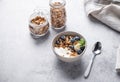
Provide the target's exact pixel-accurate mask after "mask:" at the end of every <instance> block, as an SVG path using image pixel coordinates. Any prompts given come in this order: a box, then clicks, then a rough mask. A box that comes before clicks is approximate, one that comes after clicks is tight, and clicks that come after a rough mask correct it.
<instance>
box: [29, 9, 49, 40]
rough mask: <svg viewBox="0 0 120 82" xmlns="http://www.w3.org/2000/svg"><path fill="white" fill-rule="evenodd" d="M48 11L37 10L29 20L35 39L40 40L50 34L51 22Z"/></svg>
mask: <svg viewBox="0 0 120 82" xmlns="http://www.w3.org/2000/svg"><path fill="white" fill-rule="evenodd" d="M46 15H47V14H46V10H41V9H35V10H34V13H33V14H32V15H31V16H30V18H29V30H30V32H31V34H32V36H33V37H34V38H39V37H41V36H44V35H46V34H47V33H48V30H49V22H48V20H47V16H46Z"/></svg>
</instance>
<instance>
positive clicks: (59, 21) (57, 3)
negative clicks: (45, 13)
mask: <svg viewBox="0 0 120 82" xmlns="http://www.w3.org/2000/svg"><path fill="white" fill-rule="evenodd" d="M49 4H50V15H51V16H50V17H51V26H52V27H53V28H54V29H63V28H64V27H65V26H66V9H65V5H66V2H65V0H50V3H49Z"/></svg>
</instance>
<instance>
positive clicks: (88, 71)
mask: <svg viewBox="0 0 120 82" xmlns="http://www.w3.org/2000/svg"><path fill="white" fill-rule="evenodd" d="M94 58H95V55H93V56H92V59H91V60H90V63H89V65H88V67H87V70H86V71H85V74H84V77H85V78H87V77H88V76H89V74H90V71H91V68H92V65H93V61H94Z"/></svg>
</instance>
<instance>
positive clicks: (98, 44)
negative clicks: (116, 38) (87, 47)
mask: <svg viewBox="0 0 120 82" xmlns="http://www.w3.org/2000/svg"><path fill="white" fill-rule="evenodd" d="M101 48H102V44H101V42H96V43H95V45H94V46H93V50H92V52H93V54H94V55H93V56H92V59H91V61H90V63H89V65H88V67H87V70H86V71H85V74H84V77H85V78H87V77H88V76H89V74H90V71H91V68H92V65H93V61H94V59H95V57H96V55H99V54H100V53H101Z"/></svg>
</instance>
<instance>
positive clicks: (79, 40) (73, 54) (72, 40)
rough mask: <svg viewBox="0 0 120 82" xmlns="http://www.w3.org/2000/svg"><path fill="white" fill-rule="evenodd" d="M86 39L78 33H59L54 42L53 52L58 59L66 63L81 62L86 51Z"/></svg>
mask: <svg viewBox="0 0 120 82" xmlns="http://www.w3.org/2000/svg"><path fill="white" fill-rule="evenodd" d="M86 44H87V43H86V40H85V38H84V37H83V36H82V35H81V34H79V33H76V32H72V31H67V32H61V33H59V34H58V35H57V36H56V37H55V38H54V40H53V42H52V48H53V52H54V53H55V55H56V56H57V58H58V59H60V60H61V61H64V62H74V61H77V60H80V58H81V56H82V55H83V54H84V52H85V50H86Z"/></svg>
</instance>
